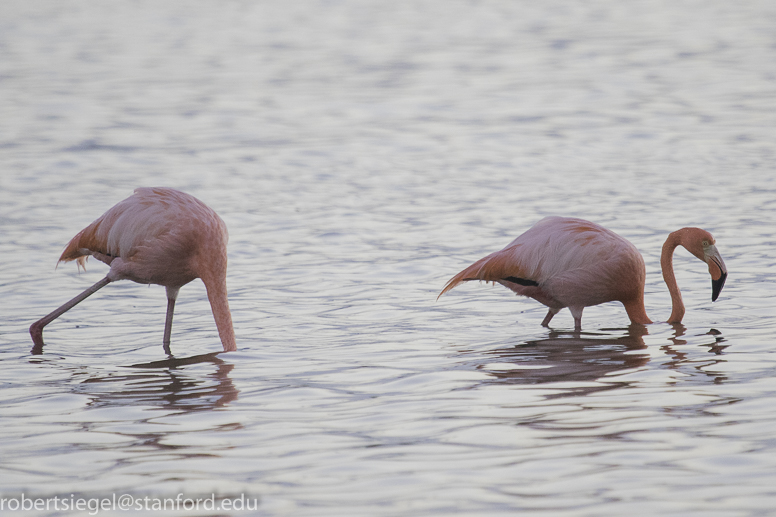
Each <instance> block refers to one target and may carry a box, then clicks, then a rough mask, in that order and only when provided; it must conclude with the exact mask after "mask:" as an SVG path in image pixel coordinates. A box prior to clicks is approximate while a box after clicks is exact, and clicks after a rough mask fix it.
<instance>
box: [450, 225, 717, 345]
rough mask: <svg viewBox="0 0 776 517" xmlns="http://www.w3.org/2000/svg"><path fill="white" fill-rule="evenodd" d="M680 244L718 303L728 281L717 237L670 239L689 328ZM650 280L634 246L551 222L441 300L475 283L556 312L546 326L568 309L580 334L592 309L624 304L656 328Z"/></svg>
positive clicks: (634, 317) (593, 229)
mask: <svg viewBox="0 0 776 517" xmlns="http://www.w3.org/2000/svg"><path fill="white" fill-rule="evenodd" d="M677 246H683V247H684V248H686V249H687V250H688V251H689V252H690V253H692V254H693V255H695V256H696V257H697V258H699V259H700V260H702V261H704V262H705V263H706V264H707V265H708V268H709V274H710V275H711V287H712V292H711V301H716V299H717V297H718V296H719V293H720V291H721V290H722V286H723V285H725V279H726V278H727V269H726V268H725V263H724V262H723V261H722V257H721V256H720V254H719V252H718V251H717V247H716V246H715V241H714V237H712V235H711V234H710V233H709V232H707V231H706V230H702V229H701V228H682V229H681V230H677V231H675V232H673V233H671V234H669V235H668V239H666V242H665V244H663V252H662V254H661V257H660V265H661V267H662V269H663V279H664V280H665V282H666V285H667V286H668V290H669V292H670V293H671V303H672V306H673V309H672V311H671V316H670V317H669V318H668V323H681V321H682V318H683V317H684V311H685V310H684V303H683V302H682V294H681V292H680V291H679V287H678V286H677V284H676V277H675V276H674V269H673V254H674V250H675V249H676V248H677ZM645 279H646V268H645V266H644V259H643V258H642V257H641V254H640V253H639V251H638V250H637V249H636V247H635V246H634V245H633V244H631V243H630V242H629V241H627V240H625V239H623V238H622V237H620V236H619V235H617V234H616V233H614V232H612V231H611V230H607V229H606V228H604V227H603V226H600V225H598V224H595V223H591V222H590V221H585V220H583V219H575V218H571V217H546V218H544V219H542V220H541V221H539V222H538V223H536V224H535V225H534V226H532V227H531V228H530V229H529V230H528V231H526V232H525V233H524V234H522V235H521V236H519V237H518V238H517V239H515V240H514V241H512V242H511V243H510V244H509V245H507V247H505V248H504V249H502V250H501V251H497V252H495V253H491V254H490V255H488V256H487V257H484V258H482V259H480V260H478V261H477V262H475V263H474V264H472V265H471V266H469V267H467V268H466V269H464V270H463V271H461V272H460V273H458V274H457V275H455V276H454V277H453V278H452V279H450V281H449V282H447V285H446V286H445V288H444V289H443V290H442V292H441V293H439V296H442V295H443V294H445V293H446V292H447V291H449V290H450V289H452V288H454V287H455V286H457V285H458V284H460V283H461V282H467V281H469V280H484V281H488V282H494V283H499V284H501V285H503V286H505V287H507V288H509V289H511V290H512V291H514V292H515V293H517V294H519V295H522V296H528V297H529V298H533V299H535V300H537V301H538V302H541V303H543V304H544V305H546V306H547V307H549V312H548V313H547V316H546V317H545V318H544V321H542V325H543V326H545V327H548V326H549V325H550V320H552V317H553V316H555V315H556V314H557V313H558V311H560V310H561V309H562V308H564V307H568V308H569V310H570V311H571V315H572V316H573V317H574V329H575V330H576V331H580V330H581V329H582V310H583V309H584V308H585V307H590V306H592V305H598V304H601V303H605V302H611V301H619V302H622V304H623V306H625V311H626V312H627V313H628V317H629V318H630V320H631V323H640V324H647V323H652V320H650V319H649V317H648V316H647V312H646V310H645V308H644V284H645ZM437 298H438V297H437Z"/></svg>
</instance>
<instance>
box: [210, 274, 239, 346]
mask: <svg viewBox="0 0 776 517" xmlns="http://www.w3.org/2000/svg"><path fill="white" fill-rule="evenodd" d="M225 269H226V268H224V271H223V274H219V275H213V276H211V275H209V274H205V275H202V282H203V283H204V284H205V289H207V297H208V300H210V308H211V310H212V311H213V318H215V320H216V327H217V328H218V337H220V338H221V344H222V345H223V346H224V351H225V352H234V351H235V350H237V343H236V341H235V338H234V326H233V325H232V313H231V312H230V311H229V299H228V298H227V296H226V270H225Z"/></svg>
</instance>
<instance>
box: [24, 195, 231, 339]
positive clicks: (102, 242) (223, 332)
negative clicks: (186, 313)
mask: <svg viewBox="0 0 776 517" xmlns="http://www.w3.org/2000/svg"><path fill="white" fill-rule="evenodd" d="M227 239H228V233H227V230H226V224H224V222H223V221H222V220H221V218H220V217H218V214H216V213H215V212H214V211H213V210H212V209H210V208H209V207H208V206H207V205H205V204H204V203H203V202H202V201H200V200H198V199H197V198H195V197H194V196H191V195H189V194H185V193H183V192H180V191H178V190H175V189H171V188H138V189H136V190H135V192H134V194H133V195H132V196H130V197H129V198H127V199H125V200H124V201H121V202H120V203H118V204H117V205H115V206H114V207H113V208H111V209H110V210H108V211H107V212H105V213H104V214H103V215H102V216H101V217H100V218H99V219H97V220H96V221H94V222H93V223H92V224H90V225H89V226H87V227H86V228H84V229H83V230H81V231H80V232H79V233H78V235H76V236H75V237H73V238H72V239H71V240H70V243H69V244H68V245H67V247H66V248H65V251H63V252H62V256H60V257H59V262H68V261H71V260H76V261H77V262H78V266H79V267H84V266H85V264H86V259H87V258H89V256H93V257H94V258H96V259H97V260H100V261H102V262H104V263H106V264H108V265H109V266H110V271H108V274H107V275H106V276H105V278H103V279H102V280H100V281H99V282H97V283H96V284H94V285H93V286H91V287H90V288H88V289H87V290H85V291H84V292H82V293H81V294H79V295H78V296H76V297H75V298H73V299H72V300H70V301H69V302H67V303H65V304H64V305H62V306H61V307H59V308H58V309H56V310H55V311H53V312H52V313H50V314H48V315H47V316H45V317H43V318H41V319H40V320H38V321H36V322H35V323H33V324H32V325H31V326H30V335H31V336H32V341H33V343H35V347H34V348H33V353H40V352H41V351H42V349H43V328H44V327H45V326H46V325H48V324H49V323H51V322H52V321H54V320H55V319H56V318H58V317H59V316H61V315H62V314H64V313H65V312H67V311H68V310H70V309H72V308H73V307H75V306H76V305H77V304H78V303H80V302H82V301H83V300H85V299H86V298H88V297H89V296H91V295H92V294H94V293H95V292H97V291H98V290H100V289H102V288H103V287H105V286H106V285H108V284H109V283H111V282H115V281H116V280H132V281H134V282H138V283H141V284H158V285H163V286H164V287H165V288H166V289H167V318H166V320H165V325H164V339H163V345H164V349H165V351H166V352H167V353H169V352H170V334H171V333H172V316H173V311H174V309H175V300H176V298H177V297H178V291H179V290H180V288H181V287H183V286H184V285H186V284H188V283H189V282H191V281H192V280H194V279H195V278H201V279H202V282H203V283H204V284H205V288H206V289H207V296H208V299H209V300H210V307H211V309H212V310H213V316H214V318H215V321H216V327H217V328H218V335H219V337H220V338H221V343H222V344H223V347H224V350H225V351H234V350H237V345H236V344H235V339H234V328H233V327H232V315H231V313H230V312H229V301H228V299H227V296H226V242H227Z"/></svg>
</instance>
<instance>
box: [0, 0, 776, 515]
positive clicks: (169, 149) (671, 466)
mask: <svg viewBox="0 0 776 517" xmlns="http://www.w3.org/2000/svg"><path fill="white" fill-rule="evenodd" d="M775 24H776V4H771V3H769V2H749V3H745V4H736V3H730V2H722V1H717V0H713V1H708V2H695V1H676V0H672V1H665V2H661V1H658V2H638V1H637V2H614V1H611V2H610V1H601V2H585V3H582V2H552V1H550V2H527V1H526V2H522V1H521V2H459V1H452V2H450V1H441V0H421V1H419V2H377V1H366V2H361V1H355V0H354V1H330V2H326V1H320V2H318V1H307V0H303V1H298V2H281V1H271V2H258V3H253V2H237V1H234V2H219V3H213V2H194V1H192V2H161V3H160V2H124V1H114V2H107V3H94V2H77V1H70V0H65V1H56V2H55V1H36V2H13V1H9V2H3V4H2V6H0V55H2V56H3V57H2V59H0V95H2V99H3V101H2V102H1V103H0V251H1V252H2V254H3V258H4V260H3V261H2V263H0V290H1V291H0V292H1V293H2V296H0V314H2V316H0V366H2V371H3V374H2V380H1V381H0V382H1V384H0V386H1V387H2V389H0V417H1V418H2V426H1V427H0V494H1V495H2V496H3V497H10V496H16V495H18V494H21V493H22V492H24V493H26V494H28V495H30V494H31V495H37V496H42V497H52V496H56V495H59V496H61V495H65V494H73V493H75V494H81V495H85V496H95V497H97V496H100V497H102V496H106V495H110V494H112V493H128V494H133V495H136V496H142V495H146V494H151V495H156V496H161V497H174V495H175V494H177V493H179V492H184V493H186V494H190V495H192V496H193V495H197V494H211V493H214V492H216V493H219V494H221V495H226V496H229V495H239V494H250V495H251V496H252V497H258V498H260V505H259V509H258V510H257V511H256V512H254V513H256V514H258V515H301V516H324V515H332V516H339V515H386V516H388V515H391V516H393V515H450V514H464V515H496V514H508V515H514V514H516V513H520V514H521V515H522V514H542V515H553V516H593V515H595V516H608V515H611V516H621V515H657V514H660V515H701V514H702V515H720V516H722V515H724V516H728V515H729V516H744V515H768V514H770V513H771V512H772V509H773V508H774V507H776V489H774V486H776V441H774V434H773V429H774V426H776V409H774V408H776V375H774V373H776V355H775V354H774V352H776V339H774V335H775V334H776V295H775V294H774V293H775V292H776V290H775V289H774V287H775V285H774V282H775V281H776V266H774V259H773V249H774V244H776V239H775V238H774V229H776V174H775V171H774V163H776V161H775V160H774V158H775V157H776V156H775V154H776V153H775V151H776V146H775V145H774V138H773V134H774V133H773V131H774V124H775V123H776V32H774V31H773V27H774V25H775ZM151 185H164V186H171V187H176V188H179V189H181V190H185V191H187V192H189V193H191V194H193V195H195V196H197V197H199V198H200V199H202V200H203V201H205V202H206V203H208V204H209V205H210V206H212V207H213V208H214V209H215V210H216V211H218V212H219V213H220V214H221V216H222V217H223V219H224V220H225V221H226V223H227V225H228V227H229V230H230V235H231V239H230V245H229V246H230V247H229V261H230V262H229V280H228V282H229V290H230V303H231V307H232V313H233V317H234V322H235V330H236V334H237V342H238V347H239V351H238V352H235V353H229V354H224V353H218V351H219V350H220V349H221V344H220V342H219V340H218V335H217V332H216V329H215V325H214V323H213V319H212V315H211V313H210V308H209V305H208V304H207V299H206V296H205V290H204V287H203V286H202V283H201V282H199V281H195V282H193V283H192V284H190V285H188V286H186V287H184V288H183V289H182V290H181V294H180V297H179V300H178V306H177V311H176V320H175V324H174V328H173V336H172V338H173V343H172V350H173V357H171V358H168V357H167V356H166V355H165V354H164V353H163V351H162V346H161V339H162V329H163V324H164V310H165V304H166V301H165V296H164V289H162V288H160V287H158V286H151V287H146V286H140V285H137V284H132V283H130V282H123V283H117V284H113V285H110V286H108V287H106V288H105V289H103V290H102V291H100V292H99V293H98V294H96V295H94V296H93V297H92V298H90V299H89V300H87V301H86V302H84V303H83V304H82V305H80V306H79V307H77V308H76V309H74V310H72V311H71V312H69V313H68V314H66V315H65V316H63V317H62V318H60V319H59V320H57V321H56V322H54V323H53V324H51V325H50V326H49V327H48V328H47V330H46V332H45V338H46V343H47V344H46V347H45V349H44V353H43V354H42V355H35V356H33V355H30V354H29V351H30V348H31V345H32V343H31V342H30V339H29V336H28V334H27V327H28V326H29V324H30V323H31V322H32V321H34V320H36V319H37V318H39V317H41V316H43V315H44V314H46V313H47V312H49V311H50V310H52V309H53V308H54V307H56V306H57V305H59V304H60V303H62V302H64V301H65V300H67V299H69V298H70V297H72V296H74V295H75V294H76V293H78V292H80V291H81V290H83V289H85V288H86V287H87V286H89V285H90V284H91V283H93V282H95V281H97V280H98V279H100V278H101V277H102V276H103V275H104V274H105V271H106V267H105V266H104V265H102V264H100V263H98V262H96V261H90V263H89V265H88V269H87V271H86V272H85V273H80V274H79V273H78V271H77V269H76V267H75V266H74V265H73V264H66V265H61V266H60V267H59V268H58V269H56V270H55V269H54V265H55V262H56V259H57V257H58V256H59V253H60V252H61V250H62V248H63V247H64V245H65V244H66V242H67V241H68V240H69V239H70V237H72V236H73V235H74V234H75V233H76V232H77V231H78V230H80V229H81V228H82V227H83V226H85V225H86V224H88V223H89V222H91V221H92V220H93V219H95V218H96V217H97V216H98V215H100V214H101V213H102V212H104V211H105V210H106V209H107V208H109V207H110V206H112V205H113V204H115V203H116V202H118V201H119V200H121V199H123V198H125V197H127V196H128V195H129V194H130V193H131V192H132V189H134V188H135V187H137V186H151ZM552 214H560V215H571V216H577V217H584V218H588V219H591V220H594V221H596V222H599V223H601V224H604V225H606V226H608V227H609V228H611V229H613V230H615V231H617V232H619V233H620V234H621V235H623V236H625V237H626V238H628V239H630V240H631V241H632V242H634V243H635V244H636V246H637V247H638V248H639V249H640V250H641V251H642V254H643V255H644V258H645V260H646V264H647V286H646V306H647V311H648V313H649V314H650V316H651V317H652V319H654V320H655V321H660V320H661V319H665V318H667V317H668V315H669V313H670V299H669V297H668V293H667V291H666V289H665V285H664V284H663V281H662V279H661V276H660V265H659V251H660V246H661V244H662V242H663V240H664V239H665V237H666V235H667V234H668V232H670V231H672V230H675V229H677V228H680V227H682V226H701V227H703V228H706V229H707V230H709V231H711V232H712V233H713V234H714V235H715V237H716V239H717V244H718V248H719V250H720V252H721V253H722V256H723V257H724V259H725V261H726V264H727V266H728V269H729V273H730V275H729V278H728V281H727V285H726V287H725V289H724V290H723V292H722V295H721V296H720V298H719V300H718V301H717V302H716V303H713V304H712V303H711V301H710V297H711V285H710V281H709V277H708V274H707V272H706V268H705V266H704V264H702V263H700V262H699V261H697V260H696V259H695V258H693V257H691V256H690V255H689V253H686V252H684V251H682V250H680V251H678V252H677V256H676V258H675V267H676V269H677V277H678V281H679V284H680V286H681V287H682V289H683V292H684V296H685V303H686V305H687V309H688V310H687V315H686V317H685V320H684V324H683V325H674V326H671V325H668V324H665V323H655V324H652V325H649V326H646V327H641V326H638V327H630V328H629V327H628V326H627V322H628V320H627V318H626V315H625V311H624V310H623V308H622V306H621V305H619V304H616V303H613V304H606V305H603V306H599V307H592V308H589V309H587V310H585V313H584V317H583V330H584V331H583V332H582V333H581V334H579V333H577V334H575V333H573V332H572V330H573V320H572V318H571V316H570V314H569V313H568V311H563V312H562V313H561V314H559V315H558V316H556V318H555V319H554V320H553V325H554V327H553V329H552V330H548V329H545V328H542V327H541V326H540V322H541V320H542V318H543V317H544V314H545V309H544V308H543V307H542V306H540V305H538V304H537V303H535V302H532V301H530V300H525V299H518V298H515V297H514V296H512V295H511V294H510V293H509V292H508V291H507V290H506V289H503V288H501V287H499V286H497V287H492V286H490V285H484V284H476V283H469V284H466V285H463V286H461V287H459V288H457V289H455V290H454V291H452V292H451V293H449V294H448V295H446V296H445V297H443V298H441V299H439V300H438V301H437V300H436V296H437V294H438V293H439V291H440V290H441V288H442V287H443V286H444V283H445V282H446V281H447V280H448V279H449V278H450V277H451V276H452V275H453V274H454V273H456V272H458V271H459V270H460V269H462V268H463V267H464V266H466V265H468V264H469V263H471V262H472V261H474V260H475V259H478V258H480V257H482V256H484V255H485V254H487V253H489V252H491V251H494V250H496V249H500V248H501V247H502V246H504V245H505V244H507V243H508V242H509V241H511V240H512V239H513V238H514V237H516V236H517V235H519V234H520V233H521V232H522V231H524V230H525V229H527V228H528V227H529V226H530V225H532V224H533V223H534V222H536V221H537V220H539V219H540V218H542V217H544V216H546V215H552ZM42 513H47V512H42ZM119 513H120V514H122V515H125V514H126V513H121V512H119Z"/></svg>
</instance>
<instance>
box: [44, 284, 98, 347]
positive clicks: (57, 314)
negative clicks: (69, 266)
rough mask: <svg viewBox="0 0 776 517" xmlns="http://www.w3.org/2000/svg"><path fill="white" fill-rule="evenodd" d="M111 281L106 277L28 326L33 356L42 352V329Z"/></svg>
mask: <svg viewBox="0 0 776 517" xmlns="http://www.w3.org/2000/svg"><path fill="white" fill-rule="evenodd" d="M111 281H112V280H111V279H110V278H108V277H107V276H106V277H105V278H103V279H102V280H100V281H99V282H97V283H96V284H94V285H93V286H91V287H90V288H89V289H87V290H86V291H84V292H82V293H81V294H79V295H78V296H76V297H75V298H73V299H72V300H70V301H69V302H67V303H65V304H64V305H62V306H61V307H59V308H58V309H56V310H55V311H53V312H51V313H50V314H48V315H46V316H44V317H42V318H41V319H39V320H38V321H36V322H35V323H33V324H32V325H30V336H32V342H33V343H35V346H34V347H33V348H32V353H33V354H40V353H41V352H42V351H43V327H45V326H46V325H48V324H49V323H51V322H52V321H54V320H55V319H57V318H58V317H60V316H62V315H63V314H64V313H66V312H67V311H69V310H70V309H72V308H73V307H75V306H76V305H78V304H79V303H81V302H82V301H84V300H85V299H87V298H88V297H90V296H91V295H93V294H94V293H96V292H97V291H99V290H100V289H102V288H103V287H105V286H106V285H108V284H109V283H111Z"/></svg>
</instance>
